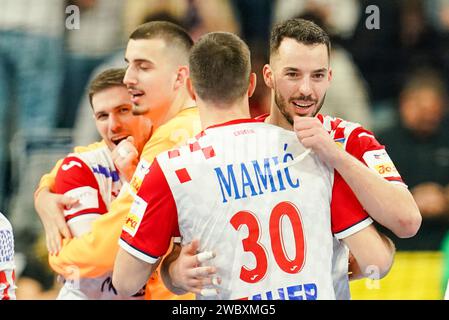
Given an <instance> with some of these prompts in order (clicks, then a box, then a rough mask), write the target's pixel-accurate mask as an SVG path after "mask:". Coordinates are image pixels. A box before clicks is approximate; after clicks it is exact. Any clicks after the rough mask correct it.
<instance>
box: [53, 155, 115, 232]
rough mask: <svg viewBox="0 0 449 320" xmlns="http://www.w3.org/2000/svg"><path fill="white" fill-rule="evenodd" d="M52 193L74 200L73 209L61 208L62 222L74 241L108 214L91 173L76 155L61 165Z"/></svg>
mask: <svg viewBox="0 0 449 320" xmlns="http://www.w3.org/2000/svg"><path fill="white" fill-rule="evenodd" d="M55 192H56V193H57V194H62V195H64V196H66V197H69V198H72V199H76V200H77V204H76V205H74V206H71V207H70V208H67V207H64V208H63V212H64V218H65V221H66V222H67V224H68V225H69V227H70V231H71V233H72V234H73V235H74V236H75V237H79V236H81V235H82V234H85V233H87V232H89V231H90V229H91V224H92V222H93V221H94V220H95V219H97V218H98V217H99V216H100V215H101V214H104V213H105V212H107V208H106V204H105V203H104V201H103V197H102V195H101V193H100V187H99V185H98V182H97V180H96V179H95V176H94V174H93V172H92V170H91V169H90V168H89V167H88V166H87V165H86V164H85V163H84V162H83V161H82V160H81V159H80V158H79V157H77V156H75V155H72V156H68V157H66V158H65V159H64V161H63V162H62V165H61V167H60V168H59V170H58V173H57V174H56V182H55Z"/></svg>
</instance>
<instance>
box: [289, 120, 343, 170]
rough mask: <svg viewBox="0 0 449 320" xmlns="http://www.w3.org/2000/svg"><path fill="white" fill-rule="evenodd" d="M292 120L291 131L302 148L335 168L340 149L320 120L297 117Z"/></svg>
mask: <svg viewBox="0 0 449 320" xmlns="http://www.w3.org/2000/svg"><path fill="white" fill-rule="evenodd" d="M293 120H294V124H293V129H294V131H295V133H296V136H297V137H298V140H299V141H300V142H301V143H302V144H303V145H304V147H306V148H308V149H311V150H312V151H313V152H314V153H316V154H317V155H318V157H319V158H320V159H321V160H322V161H324V162H326V163H327V164H328V165H330V166H335V165H334V164H335V161H337V159H338V154H339V153H340V152H341V151H342V149H340V148H339V147H338V146H337V144H336V143H335V142H334V141H333V140H332V138H331V136H330V135H329V133H328V132H327V131H326V129H325V128H324V127H323V124H322V123H321V122H320V120H319V119H317V118H314V117H313V118H312V117H299V116H295V117H294V118H293Z"/></svg>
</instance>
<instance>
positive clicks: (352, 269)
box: [348, 252, 364, 281]
mask: <svg viewBox="0 0 449 320" xmlns="http://www.w3.org/2000/svg"><path fill="white" fill-rule="evenodd" d="M348 277H349V281H352V280H357V279H362V278H363V277H364V275H363V273H362V270H361V269H360V266H359V264H358V262H357V260H355V258H354V256H353V255H352V253H351V252H349V261H348Z"/></svg>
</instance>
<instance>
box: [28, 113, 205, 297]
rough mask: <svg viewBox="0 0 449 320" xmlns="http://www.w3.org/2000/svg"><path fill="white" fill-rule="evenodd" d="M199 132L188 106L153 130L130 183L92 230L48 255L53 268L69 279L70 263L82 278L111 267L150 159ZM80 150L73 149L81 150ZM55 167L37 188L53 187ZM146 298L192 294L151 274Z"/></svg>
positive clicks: (93, 146) (195, 118)
mask: <svg viewBox="0 0 449 320" xmlns="http://www.w3.org/2000/svg"><path fill="white" fill-rule="evenodd" d="M200 131H201V123H200V120H199V114H198V109H197V108H188V109H184V110H182V111H181V112H179V113H178V114H177V115H176V116H175V117H174V118H173V119H171V120H170V121H168V122H167V123H165V124H164V125H162V126H160V127H159V128H158V129H157V130H155V131H154V133H153V135H152V137H151V138H150V140H149V141H148V142H147V143H146V144H145V147H144V149H143V151H142V154H141V157H140V162H139V164H138V166H137V169H136V172H135V173H134V176H133V178H132V179H131V182H130V184H129V185H127V184H125V186H123V188H122V190H121V192H120V194H119V196H118V197H117V199H115V200H114V201H112V202H111V206H110V209H109V212H108V213H107V214H103V215H102V216H101V217H99V218H98V219H96V220H95V221H94V222H93V223H92V229H91V232H89V233H86V234H85V235H83V236H81V237H79V238H73V239H66V240H64V243H63V248H62V250H61V251H60V252H59V254H58V255H53V256H50V257H49V262H50V266H51V267H52V269H53V270H54V271H56V272H57V273H59V274H61V275H63V276H64V277H66V278H68V279H70V278H71V277H73V276H74V275H73V274H72V271H73V269H74V268H73V266H76V267H77V276H80V277H82V278H93V277H98V276H100V275H102V274H104V273H106V272H108V271H111V270H113V267H114V261H115V256H116V254H117V250H118V240H119V237H120V233H121V230H122V226H123V224H124V223H125V222H126V221H125V218H126V216H127V214H128V212H129V211H130V208H131V205H132V204H133V202H134V197H133V194H134V193H135V192H136V191H137V190H138V189H139V188H140V184H141V181H142V180H143V178H144V176H145V174H146V173H147V168H149V166H150V165H151V163H152V162H153V159H154V158H155V157H156V156H157V155H158V154H159V153H161V152H163V151H166V150H169V149H172V148H174V147H177V146H181V145H183V144H185V142H186V140H187V139H188V138H191V137H193V136H194V135H195V134H196V133H198V132H200ZM92 148H98V144H93V145H89V146H88V147H87V148H85V149H84V150H92ZM80 150H83V149H82V148H81V149H78V150H77V149H75V151H78V152H79V151H80ZM58 165H60V162H59V163H58V164H57V167H56V168H55V169H53V170H52V171H51V172H50V173H49V174H47V175H46V176H44V177H43V178H42V179H41V183H40V185H39V189H38V190H37V191H36V192H38V191H39V190H40V189H42V188H44V187H49V188H50V190H52V187H53V184H54V177H55V175H56V172H57V170H58V168H59V166H58ZM147 289H149V292H147V295H146V296H147V298H151V299H176V298H181V299H192V298H193V297H194V296H193V295H191V294H188V295H183V296H179V297H175V296H174V295H173V294H172V293H170V292H169V291H168V290H167V289H165V287H164V286H163V284H162V281H161V280H160V279H159V277H158V276H157V275H156V276H153V277H152V278H151V279H150V282H149V284H148V286H147Z"/></svg>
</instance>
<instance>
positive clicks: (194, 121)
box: [149, 108, 201, 142]
mask: <svg viewBox="0 0 449 320" xmlns="http://www.w3.org/2000/svg"><path fill="white" fill-rule="evenodd" d="M199 124H200V122H199V114H198V111H197V108H189V109H186V110H183V111H181V112H180V113H178V114H177V115H176V116H175V117H174V118H172V119H170V120H169V121H167V122H166V123H165V124H163V125H161V126H160V127H159V128H157V129H156V130H155V131H154V133H153V135H152V136H151V138H150V140H149V141H150V142H151V141H152V140H162V139H163V140H165V139H169V138H171V136H173V135H174V134H176V130H183V131H187V132H188V133H189V134H190V135H192V134H193V133H194V130H195V126H197V125H199ZM198 129H201V128H200V127H199V128H198ZM180 134H181V133H180Z"/></svg>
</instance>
